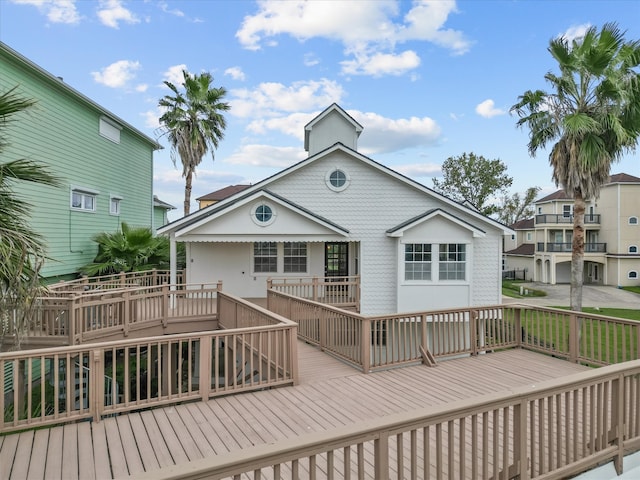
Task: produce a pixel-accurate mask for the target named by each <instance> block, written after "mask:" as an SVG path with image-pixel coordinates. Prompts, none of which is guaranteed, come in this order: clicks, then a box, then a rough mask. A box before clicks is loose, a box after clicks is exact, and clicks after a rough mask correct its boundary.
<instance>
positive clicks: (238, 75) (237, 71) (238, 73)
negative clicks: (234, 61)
mask: <svg viewBox="0 0 640 480" xmlns="http://www.w3.org/2000/svg"><path fill="white" fill-rule="evenodd" d="M224 74H225V75H228V76H230V77H231V78H233V79H234V80H240V81H242V82H244V80H245V78H246V76H245V74H244V72H243V71H242V68H240V67H230V68H227V69H226V70H225V71H224Z"/></svg>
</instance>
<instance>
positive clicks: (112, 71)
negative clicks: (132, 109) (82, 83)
mask: <svg viewBox="0 0 640 480" xmlns="http://www.w3.org/2000/svg"><path fill="white" fill-rule="evenodd" d="M139 69H140V62H132V61H131V60H120V61H118V62H115V63H112V64H111V65H109V66H107V67H105V68H103V69H102V70H101V71H100V72H91V75H92V76H93V79H94V80H95V81H96V82H98V83H101V84H103V85H106V86H107V87H111V88H123V87H127V86H128V84H129V82H130V81H131V80H133V79H134V78H135V77H136V71H137V70H139Z"/></svg>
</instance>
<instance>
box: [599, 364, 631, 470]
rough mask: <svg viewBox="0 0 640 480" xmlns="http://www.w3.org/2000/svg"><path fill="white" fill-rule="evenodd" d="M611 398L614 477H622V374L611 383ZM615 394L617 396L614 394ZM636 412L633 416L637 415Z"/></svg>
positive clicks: (623, 387)
mask: <svg viewBox="0 0 640 480" xmlns="http://www.w3.org/2000/svg"><path fill="white" fill-rule="evenodd" d="M611 383H612V385H611V387H612V388H611V390H612V392H611V393H614V394H613V395H611V398H612V399H613V402H614V403H613V405H611V408H612V412H611V417H612V418H611V428H612V429H613V435H614V438H613V441H612V443H613V444H614V445H616V447H617V452H616V456H615V457H614V458H613V466H614V468H615V469H616V475H618V476H620V475H622V470H623V464H624V402H625V398H626V396H625V384H624V374H622V373H621V374H620V375H618V378H616V379H615V380H614V381H613V382H611ZM615 392H617V394H615ZM636 408H638V407H637V402H636ZM637 413H638V412H637V411H636V412H635V414H636V415H637ZM604 434H605V435H607V436H608V434H609V432H604Z"/></svg>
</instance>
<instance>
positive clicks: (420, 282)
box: [400, 242, 438, 285]
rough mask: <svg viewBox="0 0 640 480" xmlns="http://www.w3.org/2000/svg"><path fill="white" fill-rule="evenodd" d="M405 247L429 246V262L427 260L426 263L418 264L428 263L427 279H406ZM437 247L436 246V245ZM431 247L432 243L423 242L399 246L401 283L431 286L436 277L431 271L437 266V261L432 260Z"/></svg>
mask: <svg viewBox="0 0 640 480" xmlns="http://www.w3.org/2000/svg"><path fill="white" fill-rule="evenodd" d="M407 245H429V246H430V247H431V251H430V252H429V256H430V258H431V260H429V261H428V262H419V263H428V264H429V266H430V271H429V278H428V279H426V278H421V279H415V278H413V279H407V262H406V260H405V254H406V251H405V250H406V248H405V247H406V246H407ZM436 245H437V244H436ZM433 247H434V244H433V243H425V242H406V243H401V244H400V258H401V259H402V278H401V282H402V283H404V284H406V285H425V284H433V283H434V275H436V273H434V271H433V269H434V265H435V266H437V265H438V262H437V259H436V260H434V258H433V255H434V253H433Z"/></svg>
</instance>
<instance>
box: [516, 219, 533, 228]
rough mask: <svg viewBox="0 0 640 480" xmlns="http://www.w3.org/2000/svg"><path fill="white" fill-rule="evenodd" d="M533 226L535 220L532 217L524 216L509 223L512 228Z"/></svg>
mask: <svg viewBox="0 0 640 480" xmlns="http://www.w3.org/2000/svg"><path fill="white" fill-rule="evenodd" d="M534 227H535V221H534V219H533V218H525V219H524V220H518V221H517V222H516V223H514V224H513V225H511V228H512V229H514V230H532V229H533V228H534Z"/></svg>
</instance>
